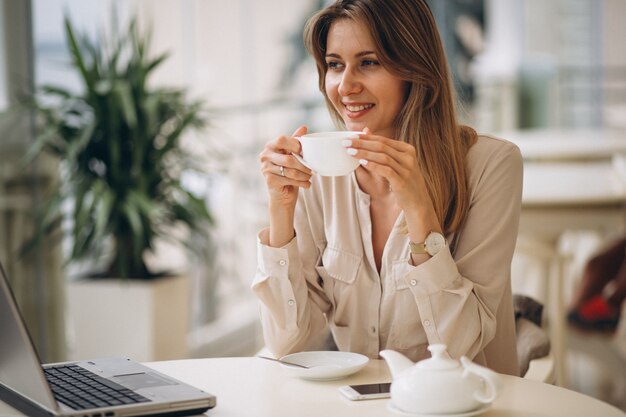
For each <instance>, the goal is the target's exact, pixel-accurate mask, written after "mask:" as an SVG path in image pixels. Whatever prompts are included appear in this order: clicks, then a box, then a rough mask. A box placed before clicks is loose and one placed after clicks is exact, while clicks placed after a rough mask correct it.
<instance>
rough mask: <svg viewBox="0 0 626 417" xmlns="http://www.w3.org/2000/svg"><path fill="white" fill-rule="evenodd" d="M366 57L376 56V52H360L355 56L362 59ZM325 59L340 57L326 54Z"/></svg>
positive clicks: (339, 56)
mask: <svg viewBox="0 0 626 417" xmlns="http://www.w3.org/2000/svg"><path fill="white" fill-rule="evenodd" d="M366 55H376V52H374V51H361V52H359V53H358V54H356V55H355V57H356V58H361V57H364V56H366ZM326 58H341V55H339V54H326Z"/></svg>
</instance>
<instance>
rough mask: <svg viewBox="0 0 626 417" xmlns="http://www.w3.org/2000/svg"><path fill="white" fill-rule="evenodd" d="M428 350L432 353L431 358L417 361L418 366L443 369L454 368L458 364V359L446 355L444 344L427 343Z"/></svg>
mask: <svg viewBox="0 0 626 417" xmlns="http://www.w3.org/2000/svg"><path fill="white" fill-rule="evenodd" d="M428 350H429V351H430V353H431V354H432V358H430V359H424V360H421V361H419V362H418V363H417V367H418V368H420V369H433V370H444V369H454V368H458V367H459V366H460V364H459V362H458V361H456V360H454V359H451V358H449V357H448V355H447V352H446V345H444V344H441V343H437V344H434V345H428ZM444 353H445V356H444Z"/></svg>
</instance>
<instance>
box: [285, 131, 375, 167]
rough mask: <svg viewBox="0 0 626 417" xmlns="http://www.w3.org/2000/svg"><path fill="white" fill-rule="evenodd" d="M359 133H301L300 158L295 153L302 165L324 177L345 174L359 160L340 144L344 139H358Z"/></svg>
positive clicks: (356, 164)
mask: <svg viewBox="0 0 626 417" xmlns="http://www.w3.org/2000/svg"><path fill="white" fill-rule="evenodd" d="M359 133H363V132H351V131H337V132H320V133H311V134H308V135H302V136H300V137H299V138H298V140H299V141H300V144H301V145H302V158H300V157H299V156H298V155H295V154H294V156H296V158H298V160H299V161H300V162H302V163H303V164H304V165H306V166H307V167H309V168H310V169H312V170H313V171H315V172H316V173H317V174H319V175H322V176H326V177H336V176H341V175H347V174H349V173H351V172H352V171H354V170H355V169H356V168H357V167H358V166H359V160H358V159H357V158H355V157H353V156H350V155H348V154H347V152H346V147H345V146H343V145H342V144H341V142H343V141H344V140H345V139H358V138H359V136H358V135H359Z"/></svg>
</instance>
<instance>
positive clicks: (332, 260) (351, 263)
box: [315, 246, 362, 285]
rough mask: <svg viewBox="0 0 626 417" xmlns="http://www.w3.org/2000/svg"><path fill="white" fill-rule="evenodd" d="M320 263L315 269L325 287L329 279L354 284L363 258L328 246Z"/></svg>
mask: <svg viewBox="0 0 626 417" xmlns="http://www.w3.org/2000/svg"><path fill="white" fill-rule="evenodd" d="M320 261H321V262H320V263H321V264H320V265H318V266H316V267H315V268H316V269H317V272H318V274H319V275H320V276H321V277H322V279H323V280H324V285H326V281H327V280H328V279H329V278H332V279H333V280H336V281H339V282H340V283H343V284H352V283H354V281H355V280H356V277H357V275H358V273H359V268H360V267H361V261H362V257H361V256H359V255H354V254H352V253H348V252H344V251H342V250H339V249H335V248H332V247H330V246H327V247H326V249H324V253H323V254H322V257H321V259H320Z"/></svg>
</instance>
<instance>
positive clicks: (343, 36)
mask: <svg viewBox="0 0 626 417" xmlns="http://www.w3.org/2000/svg"><path fill="white" fill-rule="evenodd" d="M304 38H305V43H306V45H307V48H308V50H309V52H310V53H311V54H312V55H313V57H314V58H315V60H316V63H317V68H318V72H319V81H320V90H321V91H322V93H323V95H324V97H325V98H326V101H327V104H328V108H329V110H330V113H331V115H332V116H333V118H334V119H335V121H336V123H337V125H338V126H339V127H341V128H346V129H347V130H351V131H363V132H364V133H363V134H362V135H360V138H359V139H357V140H347V141H346V143H345V144H346V147H347V149H346V151H347V152H348V153H349V154H350V155H353V156H354V157H355V158H358V159H359V161H360V166H359V167H358V168H357V170H356V171H355V172H354V173H353V174H351V175H347V176H343V177H320V176H318V175H314V174H312V173H311V171H310V170H308V169H307V168H306V167H304V166H302V165H301V164H300V163H299V162H298V161H297V160H296V159H295V158H294V157H293V156H292V155H291V153H292V152H296V153H299V152H300V151H301V148H300V143H299V142H298V140H297V139H296V138H295V137H297V136H299V135H302V134H304V133H305V132H306V128H305V127H300V128H299V129H298V130H296V132H295V133H294V135H293V136H292V137H286V136H281V137H279V138H277V139H275V140H273V141H271V142H269V143H268V144H267V145H266V147H265V149H264V150H263V152H262V153H261V155H260V161H261V170H262V172H263V174H264V176H265V179H266V185H267V188H268V193H269V217H270V225H269V228H268V229H265V230H263V231H261V232H260V234H259V244H258V247H259V266H258V272H257V275H256V277H255V279H254V282H253V284H252V288H253V291H254V293H255V294H256V295H257V296H258V297H259V299H260V300H261V305H262V308H261V316H262V324H263V331H264V336H265V341H266V343H267V346H268V347H269V349H270V350H271V351H272V352H273V353H274V354H276V355H279V356H280V355H284V354H287V353H290V352H295V351H300V350H304V349H307V347H309V346H310V344H311V343H312V341H313V340H315V339H316V337H318V336H319V334H320V332H323V331H325V329H326V328H327V327H328V328H330V331H331V332H332V335H333V338H334V340H335V342H336V344H337V346H338V348H339V349H340V350H346V351H353V352H359V353H362V354H365V355H367V356H369V357H371V358H376V357H378V352H379V351H380V350H383V349H394V350H397V351H400V352H402V353H404V354H405V355H407V356H408V357H410V358H411V359H413V360H419V359H422V358H426V357H429V356H430V354H429V353H428V352H427V350H426V347H427V346H428V344H432V343H445V344H446V345H447V346H448V352H449V353H450V355H451V356H453V357H455V358H458V357H460V356H461V355H467V356H468V357H470V358H472V359H473V360H475V361H476V362H478V363H481V364H483V365H486V366H489V367H491V368H492V369H494V370H496V371H499V372H504V373H509V374H517V373H518V368H517V359H516V349H515V329H514V321H513V319H514V318H513V308H512V301H511V289H510V267H511V258H512V255H513V249H514V246H515V241H516V236H517V228H518V220H519V210H520V200H521V190H522V162H521V157H520V154H519V150H518V149H517V148H516V147H515V146H514V145H512V144H510V143H508V142H506V141H503V140H499V139H494V138H488V137H477V135H476V133H475V132H474V131H473V130H472V129H471V128H469V127H464V126H459V125H458V123H457V120H456V116H455V111H454V100H453V93H452V87H451V81H450V77H449V73H448V68H447V63H446V60H445V55H444V51H443V47H442V44H441V40H440V38H439V35H438V32H437V28H436V26H435V22H434V19H433V16H432V14H431V12H430V10H429V8H428V6H427V5H426V4H425V3H424V2H423V1H422V0H346V1H337V2H335V3H334V4H332V5H330V6H328V7H326V8H325V9H323V10H322V11H320V12H318V13H317V14H316V15H314V16H313V17H312V18H311V19H310V21H309V22H308V24H307V27H306V29H305V33H304ZM444 237H445V240H444Z"/></svg>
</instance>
